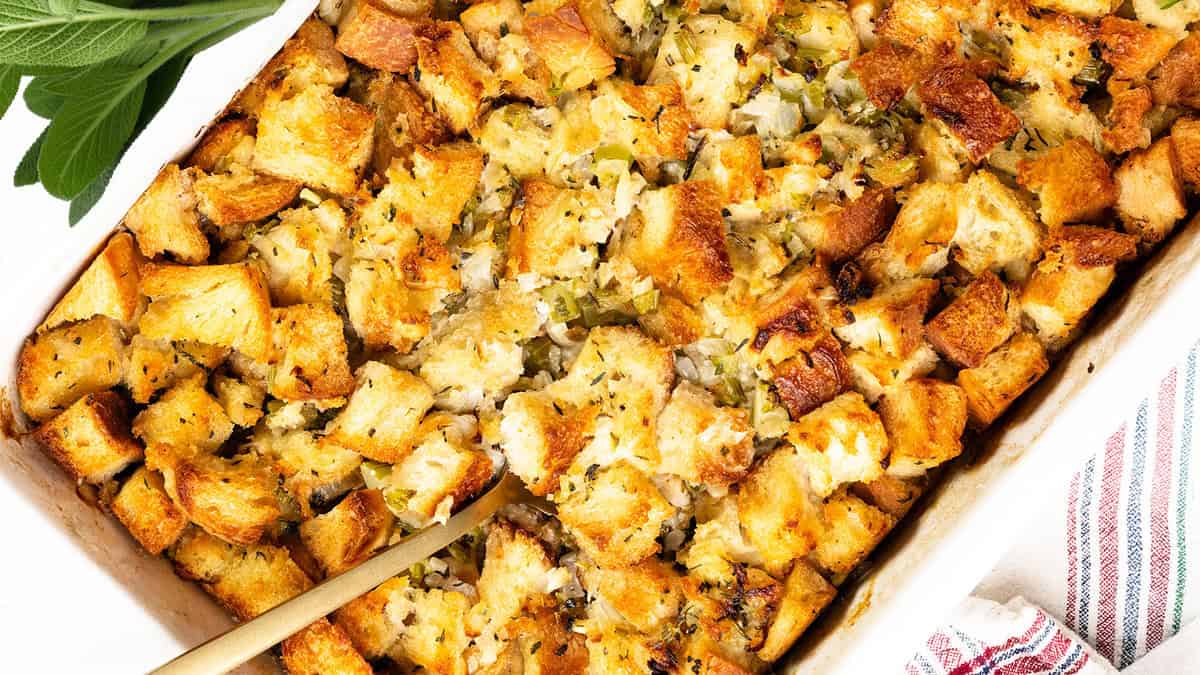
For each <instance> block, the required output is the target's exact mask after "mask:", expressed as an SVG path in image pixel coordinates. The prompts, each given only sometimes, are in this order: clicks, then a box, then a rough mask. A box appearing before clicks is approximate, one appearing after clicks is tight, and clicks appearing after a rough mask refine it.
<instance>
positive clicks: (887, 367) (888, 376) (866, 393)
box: [845, 342, 940, 403]
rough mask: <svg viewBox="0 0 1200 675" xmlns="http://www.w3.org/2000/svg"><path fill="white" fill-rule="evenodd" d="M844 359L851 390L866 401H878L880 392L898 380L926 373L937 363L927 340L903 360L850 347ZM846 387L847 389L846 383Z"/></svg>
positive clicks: (892, 385) (905, 379)
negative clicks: (859, 394) (851, 386)
mask: <svg viewBox="0 0 1200 675" xmlns="http://www.w3.org/2000/svg"><path fill="white" fill-rule="evenodd" d="M845 362H846V366H845V367H846V369H847V370H848V371H849V372H848V374H847V377H848V378H849V380H850V383H851V384H852V385H853V388H854V390H855V391H858V392H859V393H861V394H862V395H863V398H865V399H866V400H867V401H868V402H870V403H874V402H875V401H877V400H879V397H880V396H882V395H883V394H884V392H886V391H887V390H889V389H891V388H892V387H894V386H896V385H898V384H900V383H902V382H906V381H907V380H910V379H912V378H914V377H922V376H924V375H928V374H929V373H931V372H933V370H934V369H935V368H936V367H937V366H938V364H939V363H940V361H939V360H938V354H937V352H936V351H934V350H933V347H930V346H929V343H928V342H926V343H924V344H922V345H921V346H920V347H918V348H917V349H915V350H914V351H913V353H912V354H909V356H908V358H904V359H900V358H896V357H893V356H881V355H879V354H874V353H871V352H865V351H859V350H851V351H849V352H847V353H846V357H845ZM846 388H847V389H849V388H850V385H847V387H846Z"/></svg>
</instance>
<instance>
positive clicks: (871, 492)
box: [850, 473, 929, 520]
mask: <svg viewBox="0 0 1200 675" xmlns="http://www.w3.org/2000/svg"><path fill="white" fill-rule="evenodd" d="M928 485H929V481H928V479H927V478H926V476H924V475H922V476H919V477H916V478H897V477H896V476H893V475H892V474H891V473H885V474H883V475H882V476H880V477H879V478H876V479H875V480H873V481H871V482H869V483H855V484H854V485H851V486H850V491H851V492H853V493H854V494H855V495H857V496H858V497H859V498H860V499H862V500H863V501H865V502H867V503H868V504H870V505H871V506H874V507H875V508H877V509H879V510H880V511H883V512H884V513H888V514H891V515H893V516H895V517H896V519H897V520H899V519H900V518H903V517H904V514H906V513H908V511H909V509H911V508H912V507H913V504H915V503H916V502H917V498H919V497H920V496H921V494H922V493H923V492H925V488H926V487H928Z"/></svg>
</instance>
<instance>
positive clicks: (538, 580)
mask: <svg viewBox="0 0 1200 675" xmlns="http://www.w3.org/2000/svg"><path fill="white" fill-rule="evenodd" d="M553 569H554V565H553V563H552V562H551V560H550V558H549V557H548V556H547V555H546V549H545V548H544V546H543V544H542V543H541V542H540V541H538V539H537V538H535V537H534V536H533V535H531V534H529V533H528V532H526V531H525V530H522V529H520V528H518V527H516V526H514V525H512V524H511V523H509V522H508V521H506V520H496V521H493V523H492V525H491V526H490V527H489V528H488V534H487V544H486V554H485V556H484V560H483V570H482V571H481V572H480V574H479V582H478V583H477V584H476V586H475V587H476V590H477V591H478V592H479V602H478V603H476V604H475V606H474V607H472V608H471V610H470V613H469V614H468V615H467V617H466V620H465V621H463V622H462V623H463V624H465V626H466V628H467V635H470V636H472V637H476V638H477V640H476V644H477V645H478V646H479V647H480V648H481V650H483V651H484V652H485V655H486V653H487V652H491V653H492V654H494V653H495V651H496V650H497V648H498V645H496V644H495V641H496V640H498V637H497V633H498V632H499V631H500V629H501V628H503V627H504V626H505V625H506V624H507V623H508V622H509V621H510V620H512V619H513V618H514V617H516V616H517V614H518V613H520V611H521V609H522V608H523V607H525V605H526V603H527V602H528V601H529V600H530V599H531V598H533V597H535V596H537V595H540V594H543V593H548V592H550V591H551V590H552V589H551V587H550V584H549V582H550V576H551V571H552V570H553Z"/></svg>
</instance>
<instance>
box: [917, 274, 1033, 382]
mask: <svg viewBox="0 0 1200 675" xmlns="http://www.w3.org/2000/svg"><path fill="white" fill-rule="evenodd" d="M1018 328H1020V313H1019V308H1018V305H1017V304H1016V303H1014V302H1013V294H1012V291H1011V290H1009V288H1008V286H1006V285H1005V284H1004V282H1003V281H1001V280H1000V279H999V277H997V276H996V275H995V274H992V273H991V272H988V271H984V272H983V273H982V274H980V275H979V276H977V277H975V279H974V280H973V281H971V284H970V285H969V286H967V288H966V290H964V291H963V293H962V295H960V296H958V297H957V298H955V299H954V301H953V302H951V303H950V304H949V305H947V306H946V308H945V309H943V310H942V311H941V312H938V315H937V316H935V317H933V319H931V320H930V321H929V323H928V324H926V326H925V336H926V337H927V338H929V342H930V344H932V345H933V347H934V348H935V349H937V350H938V352H939V353H940V354H941V355H942V356H944V357H946V358H947V359H949V360H950V361H952V362H953V363H955V364H956V365H958V366H960V367H963V368H973V367H975V366H978V365H979V364H980V363H982V362H983V359H984V357H986V356H987V355H988V354H990V353H991V352H992V351H993V350H994V349H996V348H997V347H999V346H1000V345H1002V344H1004V343H1005V342H1007V341H1008V338H1010V337H1012V334H1013V333H1014V332H1016V331H1017V329H1018Z"/></svg>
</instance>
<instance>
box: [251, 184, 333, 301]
mask: <svg viewBox="0 0 1200 675" xmlns="http://www.w3.org/2000/svg"><path fill="white" fill-rule="evenodd" d="M345 231H346V214H345V213H344V212H343V211H342V209H341V207H339V206H338V205H337V202H335V201H333V200H326V201H323V202H321V203H320V204H319V205H317V206H316V207H313V208H297V209H288V210H287V211H282V212H280V213H279V224H278V225H275V226H274V227H272V228H270V229H268V230H267V231H265V232H263V233H261V234H258V235H256V236H253V237H251V238H250V239H249V243H250V246H251V247H253V248H254V250H256V251H258V259H259V260H261V261H262V263H263V265H264V269H265V271H266V276H267V286H268V287H269V288H270V290H271V300H272V301H273V303H274V304H275V305H294V304H298V303H304V302H321V303H325V304H330V303H331V302H332V301H333V257H332V254H333V253H334V251H335V250H338V249H339V247H340V246H341V241H342V236H343V235H344V233H345Z"/></svg>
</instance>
